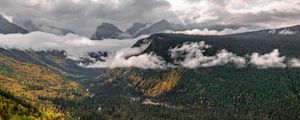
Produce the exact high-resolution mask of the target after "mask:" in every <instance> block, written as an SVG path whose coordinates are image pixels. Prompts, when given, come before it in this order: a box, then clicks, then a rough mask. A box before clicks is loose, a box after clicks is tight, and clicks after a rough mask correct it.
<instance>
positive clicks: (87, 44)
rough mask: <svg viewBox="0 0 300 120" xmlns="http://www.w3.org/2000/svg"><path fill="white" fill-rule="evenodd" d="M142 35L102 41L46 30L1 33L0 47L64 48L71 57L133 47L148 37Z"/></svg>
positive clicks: (30, 48) (36, 49) (27, 48)
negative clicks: (50, 32)
mask: <svg viewBox="0 0 300 120" xmlns="http://www.w3.org/2000/svg"><path fill="white" fill-rule="evenodd" d="M146 37H148V36H147V35H145V36H140V37H137V38H135V39H123V40H118V39H105V40H101V41H96V40H90V39H89V38H86V37H82V36H78V35H75V34H68V35H66V36H58V35H54V34H49V33H44V32H32V33H29V34H8V35H3V34H0V47H1V48H5V49H18V50H32V51H48V50H64V51H66V55H67V56H68V57H69V58H74V59H75V58H80V57H87V56H88V53H89V52H98V51H106V52H114V51H117V50H119V49H122V48H128V47H131V46H132V45H133V44H134V43H135V42H136V41H137V40H139V39H142V38H146Z"/></svg>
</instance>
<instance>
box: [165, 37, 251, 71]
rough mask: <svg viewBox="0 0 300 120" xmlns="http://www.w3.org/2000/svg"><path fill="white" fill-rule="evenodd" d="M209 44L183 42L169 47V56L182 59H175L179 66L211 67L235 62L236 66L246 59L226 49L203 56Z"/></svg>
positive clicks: (242, 64)
mask: <svg viewBox="0 0 300 120" xmlns="http://www.w3.org/2000/svg"><path fill="white" fill-rule="evenodd" d="M209 47H211V46H209V45H206V44H205V43H204V42H203V41H202V42H194V43H185V44H183V45H182V46H181V47H175V48H173V49H170V52H171V57H172V58H174V59H178V58H180V57H183V60H182V61H180V60H179V61H177V63H178V64H179V65H180V66H183V67H187V68H197V67H213V66H218V65H226V64H229V63H232V64H235V65H237V66H238V67H243V66H245V63H246V60H245V59H244V58H243V57H239V56H237V55H235V54H233V53H231V52H228V51H226V50H224V49H223V50H221V51H219V52H218V53H217V54H216V55H214V56H205V55H204V52H205V49H207V48H209Z"/></svg>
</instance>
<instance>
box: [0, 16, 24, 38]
mask: <svg viewBox="0 0 300 120" xmlns="http://www.w3.org/2000/svg"><path fill="white" fill-rule="evenodd" d="M0 33H2V34H11V33H22V34H25V33H28V31H27V30H26V29H24V28H22V27H20V26H18V25H16V24H14V23H11V22H9V21H8V20H7V19H5V18H4V17H3V16H2V15H0Z"/></svg>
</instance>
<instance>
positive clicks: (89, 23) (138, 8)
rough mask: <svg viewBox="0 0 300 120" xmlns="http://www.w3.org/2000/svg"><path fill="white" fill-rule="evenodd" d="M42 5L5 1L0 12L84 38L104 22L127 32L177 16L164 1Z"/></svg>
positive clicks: (58, 0)
mask: <svg viewBox="0 0 300 120" xmlns="http://www.w3.org/2000/svg"><path fill="white" fill-rule="evenodd" d="M39 2H42V3H41V4H39V5H37V6H29V5H26V4H25V1H24V0H15V1H11V0H2V1H1V2H0V3H1V4H0V13H1V12H2V13H5V14H8V15H10V16H13V17H14V18H15V19H14V20H15V22H17V23H22V22H24V21H28V20H31V21H33V22H37V23H38V24H43V23H44V24H48V25H49V24H50V25H53V26H56V27H65V28H68V29H71V30H74V31H75V32H78V33H82V34H84V35H90V34H92V33H93V32H94V31H95V29H96V27H97V26H98V25H99V24H101V23H102V22H111V23H114V24H116V25H118V26H120V27H121V28H123V29H124V28H126V27H128V26H130V25H131V24H132V23H133V22H136V21H138V22H139V21H142V22H154V21H158V20H160V19H174V20H175V19H176V16H175V14H174V13H173V12H172V11H170V10H169V8H170V4H169V3H168V2H166V1H164V0H119V4H118V5H117V6H113V5H114V4H111V5H110V4H106V3H105V4H102V3H95V2H93V1H90V0H82V1H81V2H79V3H75V2H74V1H73V0H41V1H39ZM102 2H103V1H102ZM107 2H110V1H107ZM12 3H13V4H12Z"/></svg>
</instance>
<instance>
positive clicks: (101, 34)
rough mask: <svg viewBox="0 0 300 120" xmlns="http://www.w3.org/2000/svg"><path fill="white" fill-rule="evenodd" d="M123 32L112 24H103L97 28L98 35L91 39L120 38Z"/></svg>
mask: <svg viewBox="0 0 300 120" xmlns="http://www.w3.org/2000/svg"><path fill="white" fill-rule="evenodd" d="M122 33H123V31H121V30H120V29H119V28H118V27H116V26H115V25H113V24H110V23H102V25H99V26H98V27H97V30H96V33H95V34H94V35H93V36H92V37H91V39H92V40H102V39H105V38H112V39H115V38H120V37H121V36H120V35H121V34H122Z"/></svg>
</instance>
